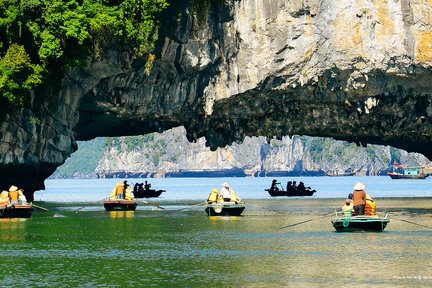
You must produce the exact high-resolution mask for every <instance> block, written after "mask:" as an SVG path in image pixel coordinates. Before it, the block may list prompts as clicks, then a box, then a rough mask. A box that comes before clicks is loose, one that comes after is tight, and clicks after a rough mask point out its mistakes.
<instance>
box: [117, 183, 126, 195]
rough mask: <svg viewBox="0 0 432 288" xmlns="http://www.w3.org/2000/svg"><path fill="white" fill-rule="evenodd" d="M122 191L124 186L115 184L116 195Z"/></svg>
mask: <svg viewBox="0 0 432 288" xmlns="http://www.w3.org/2000/svg"><path fill="white" fill-rule="evenodd" d="M123 193H124V186H123V185H117V187H116V195H120V194H123Z"/></svg>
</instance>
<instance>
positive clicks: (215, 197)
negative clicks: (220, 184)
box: [207, 188, 219, 204]
mask: <svg viewBox="0 0 432 288" xmlns="http://www.w3.org/2000/svg"><path fill="white" fill-rule="evenodd" d="M218 201H219V190H218V189H217V188H214V189H213V190H212V191H211V192H210V194H209V196H208V197H207V203H208V204H216V203H217V202H218Z"/></svg>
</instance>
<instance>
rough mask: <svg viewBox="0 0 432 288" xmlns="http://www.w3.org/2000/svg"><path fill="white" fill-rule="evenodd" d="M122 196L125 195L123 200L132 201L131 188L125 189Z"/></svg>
mask: <svg viewBox="0 0 432 288" xmlns="http://www.w3.org/2000/svg"><path fill="white" fill-rule="evenodd" d="M124 195H125V197H124V199H125V200H129V201H131V200H134V196H133V189H132V188H130V187H128V188H126V189H125V193H124Z"/></svg>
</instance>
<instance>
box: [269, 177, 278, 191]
mask: <svg viewBox="0 0 432 288" xmlns="http://www.w3.org/2000/svg"><path fill="white" fill-rule="evenodd" d="M277 184H279V183H277V180H276V179H273V181H272V185H271V187H270V190H273V191H278V190H279V188H278V186H277Z"/></svg>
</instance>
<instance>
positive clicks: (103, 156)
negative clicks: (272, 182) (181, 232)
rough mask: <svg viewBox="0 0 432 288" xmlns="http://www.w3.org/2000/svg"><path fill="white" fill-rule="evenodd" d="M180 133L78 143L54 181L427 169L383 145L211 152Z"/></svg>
mask: <svg viewBox="0 0 432 288" xmlns="http://www.w3.org/2000/svg"><path fill="white" fill-rule="evenodd" d="M185 133H186V131H185V129H184V128H182V127H178V128H174V129H170V130H168V131H165V132H163V133H151V134H148V135H145V136H129V137H115V138H96V139H94V140H91V141H86V142H78V147H79V149H78V151H76V152H75V153H74V154H72V156H71V157H70V158H69V159H67V160H66V162H65V164H63V165H62V166H60V167H59V168H58V169H57V170H56V172H55V173H54V174H53V175H52V177H54V178H96V177H102V178H107V177H115V178H124V177H127V178H135V177H143V178H144V177H145V178H147V177H222V176H223V177H227V176H257V177H260V176H282V175H283V176H300V175H302V176H305V175H308V176H315V175H317V176H318V175H324V173H327V172H334V171H340V172H342V171H345V170H346V169H350V170H351V171H353V172H354V173H355V175H360V176H361V175H387V174H386V172H387V171H389V170H392V167H391V166H392V163H393V162H394V161H397V162H399V163H403V164H404V165H405V166H417V165H424V164H429V161H428V160H427V159H426V158H425V157H424V156H422V155H421V154H418V153H407V152H406V151H403V150H400V149H396V148H392V147H388V146H379V145H368V147H362V146H357V145H355V144H354V143H347V142H343V141H335V140H332V139H331V138H321V137H315V138H313V137H308V136H301V137H300V136H293V137H283V138H282V139H281V140H277V139H272V140H271V141H270V142H269V143H267V141H266V139H265V138H264V137H246V138H245V140H244V141H243V143H241V144H237V143H234V144H233V145H231V146H228V147H225V148H218V149H217V150H216V151H210V149H209V148H208V147H205V139H203V138H200V139H198V141H197V142H196V143H190V142H188V141H187V139H186V137H185Z"/></svg>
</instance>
